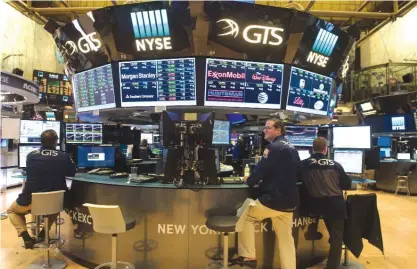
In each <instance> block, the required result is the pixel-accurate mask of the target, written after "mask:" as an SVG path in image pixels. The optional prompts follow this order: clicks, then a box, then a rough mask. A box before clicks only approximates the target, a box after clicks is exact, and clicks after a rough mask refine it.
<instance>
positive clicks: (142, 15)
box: [130, 9, 172, 51]
mask: <svg viewBox="0 0 417 269" xmlns="http://www.w3.org/2000/svg"><path fill="white" fill-rule="evenodd" d="M130 16H131V19H132V27H133V33H134V35H135V38H136V40H135V42H136V48H137V51H149V50H154V49H156V50H168V49H172V46H171V37H170V31H169V24H168V15H167V11H166V9H162V10H150V11H138V12H132V13H130Z"/></svg>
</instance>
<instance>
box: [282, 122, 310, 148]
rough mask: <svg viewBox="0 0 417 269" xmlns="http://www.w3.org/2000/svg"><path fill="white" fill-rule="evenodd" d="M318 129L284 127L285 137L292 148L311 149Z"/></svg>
mask: <svg viewBox="0 0 417 269" xmlns="http://www.w3.org/2000/svg"><path fill="white" fill-rule="evenodd" d="M317 133H318V128H317V127H313V126H286V127H285V137H286V138H287V139H288V141H289V142H290V143H291V144H292V145H293V146H306V147H312V146H313V141H314V139H316V137H317Z"/></svg>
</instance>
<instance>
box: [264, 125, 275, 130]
mask: <svg viewBox="0 0 417 269" xmlns="http://www.w3.org/2000/svg"><path fill="white" fill-rule="evenodd" d="M272 129H276V128H275V127H274V126H265V127H264V130H272Z"/></svg>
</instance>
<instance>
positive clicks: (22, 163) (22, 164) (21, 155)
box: [17, 145, 60, 168]
mask: <svg viewBox="0 0 417 269" xmlns="http://www.w3.org/2000/svg"><path fill="white" fill-rule="evenodd" d="M40 148H41V145H19V148H18V154H17V156H18V157H17V158H18V160H17V163H18V167H19V168H26V158H27V156H28V154H29V153H31V152H32V151H35V150H38V149H40ZM56 150H60V147H59V146H57V147H56Z"/></svg>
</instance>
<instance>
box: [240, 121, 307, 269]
mask: <svg viewBox="0 0 417 269" xmlns="http://www.w3.org/2000/svg"><path fill="white" fill-rule="evenodd" d="M284 132H285V131H284V126H283V125H282V123H281V121H280V120H278V119H276V118H272V119H269V120H267V121H266V123H265V127H264V134H265V140H267V141H269V142H270V144H268V145H267V146H266V149H265V151H264V153H263V156H262V159H261V160H260V161H259V163H258V165H257V167H256V169H255V171H254V172H253V173H252V174H251V175H250V176H249V177H248V178H244V180H245V181H246V183H247V184H248V185H249V186H250V187H253V186H254V185H256V184H259V188H258V189H259V191H260V195H259V197H258V199H257V200H256V204H255V205H254V206H251V207H249V210H248V214H247V219H246V220H245V224H244V229H243V231H242V232H240V233H239V234H238V236H239V247H238V251H239V256H240V260H241V262H242V263H246V264H249V263H255V262H256V251H255V234H254V233H255V229H254V221H260V220H263V219H266V218H271V220H272V225H273V227H274V230H275V233H276V236H277V237H278V247H279V254H280V255H279V256H280V257H281V268H282V269H295V268H296V256H295V246H294V238H293V236H292V224H293V211H294V210H295V209H296V207H297V206H298V195H297V186H296V183H297V179H298V178H299V173H300V170H301V162H300V158H299V156H298V152H297V151H296V150H295V149H294V147H293V146H291V144H290V143H289V142H288V141H287V140H286V139H285V138H284V137H283V134H284Z"/></svg>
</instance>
